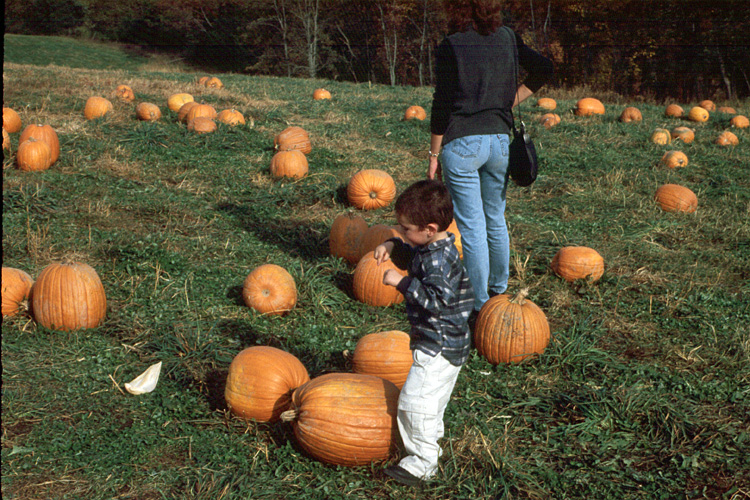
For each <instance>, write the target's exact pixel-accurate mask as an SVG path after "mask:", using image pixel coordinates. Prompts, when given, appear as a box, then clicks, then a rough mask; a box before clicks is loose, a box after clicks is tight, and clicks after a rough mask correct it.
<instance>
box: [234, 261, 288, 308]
mask: <svg viewBox="0 0 750 500" xmlns="http://www.w3.org/2000/svg"><path fill="white" fill-rule="evenodd" d="M242 298H243V299H244V301H245V305H247V307H249V308H251V309H255V310H256V311H258V312H259V313H261V314H273V315H281V314H286V313H288V312H289V311H291V310H292V309H294V306H295V305H296V304H297V286H296V284H295V283H294V278H293V277H292V275H291V274H289V272H287V270H286V269H284V268H283V267H281V266H278V265H276V264H263V265H261V266H258V267H256V268H255V269H253V270H252V271H251V272H250V274H248V275H247V277H246V278H245V282H244V283H243V284H242Z"/></svg>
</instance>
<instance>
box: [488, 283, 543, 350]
mask: <svg viewBox="0 0 750 500" xmlns="http://www.w3.org/2000/svg"><path fill="white" fill-rule="evenodd" d="M527 294H528V290H527V289H523V290H521V291H520V292H519V293H518V294H517V295H516V296H515V297H512V296H511V295H508V294H505V293H502V294H499V295H495V296H494V297H492V298H491V299H490V300H488V301H487V302H485V303H484V305H483V306H482V309H480V311H479V314H478V315H477V321H476V323H475V325H474V345H475V346H476V348H477V352H478V353H479V354H480V355H481V356H483V357H484V358H485V359H486V360H487V361H488V362H490V363H491V364H493V365H497V364H499V363H518V362H520V361H523V360H524V359H526V358H529V357H533V356H537V355H539V354H542V353H543V352H544V350H545V349H546V348H547V345H548V344H549V339H550V330H549V323H548V322H547V316H545V314H544V311H542V310H541V309H540V308H539V306H537V305H536V304H535V303H533V302H532V301H530V300H528V299H526V296H527Z"/></svg>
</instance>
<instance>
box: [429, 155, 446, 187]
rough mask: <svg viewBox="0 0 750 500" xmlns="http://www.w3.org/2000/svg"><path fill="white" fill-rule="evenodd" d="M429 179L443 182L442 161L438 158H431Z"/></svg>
mask: <svg viewBox="0 0 750 500" xmlns="http://www.w3.org/2000/svg"><path fill="white" fill-rule="evenodd" d="M427 178H428V179H437V180H439V181H442V180H443V167H442V166H441V165H440V160H438V159H437V158H436V157H430V164H429V166H428V167H427Z"/></svg>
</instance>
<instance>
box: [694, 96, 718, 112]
mask: <svg viewBox="0 0 750 500" xmlns="http://www.w3.org/2000/svg"><path fill="white" fill-rule="evenodd" d="M698 106H700V107H701V108H703V109H705V110H706V111H715V110H716V104H714V102H713V101H711V100H709V99H704V100H703V101H701V102H700V103H699V104H698Z"/></svg>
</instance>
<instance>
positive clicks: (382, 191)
mask: <svg viewBox="0 0 750 500" xmlns="http://www.w3.org/2000/svg"><path fill="white" fill-rule="evenodd" d="M346 195H347V198H348V199H349V203H351V204H352V205H353V206H355V207H357V208H360V209H362V210H373V209H376V208H381V207H385V206H386V205H388V204H389V203H390V202H392V201H393V199H394V198H395V197H396V183H395V182H393V178H392V177H391V176H390V175H388V173H386V172H384V171H383V170H379V169H366V170H361V171H359V172H357V173H356V174H354V175H353V176H352V178H351V179H349V184H348V185H347V188H346Z"/></svg>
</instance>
